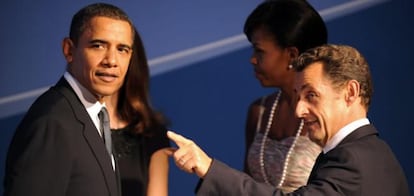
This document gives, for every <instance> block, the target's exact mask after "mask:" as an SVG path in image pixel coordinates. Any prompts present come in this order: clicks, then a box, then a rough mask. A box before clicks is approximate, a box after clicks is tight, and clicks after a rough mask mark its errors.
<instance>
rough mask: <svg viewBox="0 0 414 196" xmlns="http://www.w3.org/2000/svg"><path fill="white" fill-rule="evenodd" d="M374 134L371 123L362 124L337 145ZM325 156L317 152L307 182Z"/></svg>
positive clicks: (374, 130)
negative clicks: (317, 154)
mask: <svg viewBox="0 0 414 196" xmlns="http://www.w3.org/2000/svg"><path fill="white" fill-rule="evenodd" d="M375 134H378V132H377V130H376V129H375V127H374V126H373V125H371V124H368V125H364V126H362V127H359V128H358V129H356V130H355V131H353V132H352V133H351V134H349V135H348V136H346V137H345V138H344V139H343V140H342V141H341V142H340V143H339V144H338V146H341V145H344V144H346V143H348V142H351V141H355V140H358V139H359V138H362V137H365V136H369V135H375ZM338 146H337V147H338ZM337 147H335V148H337ZM332 150H334V149H332ZM328 153H329V152H328ZM325 157H326V155H325V154H324V153H323V152H321V153H320V154H319V156H318V157H317V158H316V161H315V164H314V166H313V168H312V171H311V173H310V175H309V178H308V184H309V182H310V181H312V179H314V177H315V175H316V173H317V172H318V170H319V168H320V166H321V165H323V164H324V162H325V161H327V160H326V158H325Z"/></svg>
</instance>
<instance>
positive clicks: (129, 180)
mask: <svg viewBox="0 0 414 196" xmlns="http://www.w3.org/2000/svg"><path fill="white" fill-rule="evenodd" d="M106 107H107V108H108V113H109V116H110V124H111V130H112V143H113V146H114V151H115V155H116V159H117V164H118V168H119V171H120V177H121V186H122V195H123V196H130V195H131V196H132V195H133V196H137V195H148V196H166V195H168V157H167V155H166V154H165V153H164V150H163V149H164V148H166V147H169V146H170V144H169V140H168V138H167V137H166V123H165V121H164V119H163V118H162V116H161V115H160V114H159V113H157V112H155V111H154V110H153V108H152V107H151V105H150V99H149V68H148V63H147V58H146V55H145V50H144V46H143V43H142V41H141V38H140V36H139V34H138V32H137V31H135V40H134V46H133V54H132V57H131V62H130V66H129V70H128V73H127V75H126V77H125V81H124V84H123V86H122V87H121V89H120V91H118V93H117V94H114V95H113V96H111V97H110V98H109V100H106Z"/></svg>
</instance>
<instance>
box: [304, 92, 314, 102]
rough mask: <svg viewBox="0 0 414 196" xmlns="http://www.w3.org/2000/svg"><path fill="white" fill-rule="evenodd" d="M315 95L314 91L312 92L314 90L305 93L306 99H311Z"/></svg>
mask: <svg viewBox="0 0 414 196" xmlns="http://www.w3.org/2000/svg"><path fill="white" fill-rule="evenodd" d="M315 97H316V93H314V92H309V93H308V94H307V95H306V98H307V99H308V100H312V99H314V98H315Z"/></svg>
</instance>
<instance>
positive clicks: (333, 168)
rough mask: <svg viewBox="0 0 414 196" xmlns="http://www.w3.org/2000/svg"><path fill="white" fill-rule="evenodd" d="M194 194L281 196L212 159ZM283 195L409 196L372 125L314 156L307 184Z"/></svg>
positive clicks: (403, 179)
mask: <svg viewBox="0 0 414 196" xmlns="http://www.w3.org/2000/svg"><path fill="white" fill-rule="evenodd" d="M197 195H225V196H229V195H238V196H239V195H256V196H257V195H284V194H283V193H282V192H281V191H280V190H276V189H275V188H274V187H272V186H269V185H266V184H264V183H258V182H255V181H254V180H253V179H252V178H250V177H249V176H248V175H246V174H244V173H242V172H239V171H237V170H234V169H231V168H229V167H228V166H227V165H225V164H223V163H221V162H219V161H217V160H214V161H213V163H212V165H211V167H210V169H209V171H208V172H207V174H206V176H205V178H204V180H203V181H202V182H201V184H200V187H199V188H198V190H197ZM286 195H303V196H306V195H313V196H321V195H328V196H335V195H347V196H349V195H363V196H365V195H367V196H368V195H369V196H370V195H375V196H381V195H384V196H409V195H410V193H409V188H408V184H407V181H406V177H405V175H404V173H403V170H402V168H401V166H400V164H399V163H398V161H397V159H396V158H395V156H394V154H393V152H392V151H391V149H390V148H389V146H388V145H387V144H386V143H385V142H384V141H382V140H381V139H379V138H378V133H377V131H376V130H375V128H374V127H373V126H372V125H366V126H363V127H360V128H358V129H357V130H355V131H354V132H352V133H351V134H350V135H348V136H347V137H346V138H345V139H344V140H343V141H342V142H341V143H340V144H338V146H336V147H335V148H334V149H332V150H331V151H329V152H328V153H326V154H325V155H323V156H320V157H318V160H317V162H316V163H315V166H314V168H313V169H312V173H311V176H310V177H309V181H308V184H307V185H306V186H303V187H301V188H299V189H298V190H296V191H295V192H293V193H290V194H286Z"/></svg>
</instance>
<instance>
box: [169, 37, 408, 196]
mask: <svg viewBox="0 0 414 196" xmlns="http://www.w3.org/2000/svg"><path fill="white" fill-rule="evenodd" d="M294 68H295V71H296V72H297V73H296V76H295V82H294V91H295V93H296V98H297V99H296V100H294V101H296V115H297V116H298V117H300V118H302V119H303V120H304V122H305V125H304V126H306V128H308V129H309V131H308V132H309V137H310V138H311V139H312V140H313V141H314V142H316V143H317V144H319V145H320V146H321V147H322V148H323V152H322V153H321V155H320V156H319V157H318V159H317V160H316V163H315V165H314V167H313V169H312V173H311V175H310V177H309V180H308V183H307V185H306V186H303V187H300V188H299V189H297V190H296V191H294V192H292V193H288V194H285V193H283V192H282V191H280V190H278V189H277V188H275V187H272V186H269V185H267V184H264V183H258V182H255V181H254V180H253V179H252V178H250V177H249V176H248V175H246V174H244V173H242V172H240V171H237V170H234V169H232V168H230V167H228V166H227V165H225V164H223V163H221V162H220V161H218V160H213V159H211V158H210V157H208V156H207V155H206V154H205V153H204V152H203V151H202V150H201V149H200V148H199V147H198V146H197V145H196V144H195V143H194V142H193V141H191V140H189V139H186V138H184V137H182V136H180V135H178V134H175V133H173V132H168V136H169V137H170V139H172V140H173V141H175V142H176V144H177V145H178V147H179V148H178V149H177V150H176V151H175V152H172V156H174V159H175V162H176V164H177V166H178V167H180V168H181V169H183V170H184V171H187V172H190V173H193V172H194V173H196V174H197V175H198V176H199V177H200V178H202V180H201V181H200V184H199V187H198V189H197V195H314V196H320V195H329V196H333V195H347V196H349V195H376V196H377V195H387V196H390V195H395V196H408V195H410V193H409V188H408V184H407V181H406V177H405V175H404V173H403V170H402V168H401V166H400V164H399V162H398V160H397V159H396V157H395V156H394V154H393V152H392V151H391V149H390V147H389V146H388V145H387V144H386V143H385V142H384V141H383V140H381V139H380V138H379V137H378V132H377V130H376V129H375V127H374V126H373V125H371V124H370V122H369V120H368V119H367V112H368V107H369V105H370V102H371V95H372V91H373V89H372V81H371V75H370V71H369V67H368V64H367V62H366V61H365V59H364V57H362V55H361V54H360V53H359V52H358V51H357V50H356V49H354V48H352V47H349V46H343V45H325V46H320V47H317V48H314V49H311V50H308V51H307V52H305V53H303V54H301V55H300V57H299V58H298V59H297V61H296V62H295V63H294Z"/></svg>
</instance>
